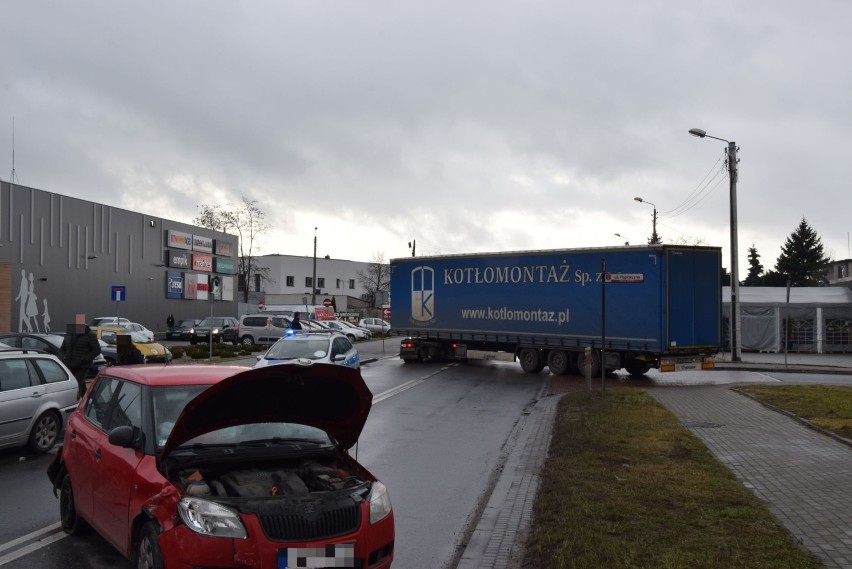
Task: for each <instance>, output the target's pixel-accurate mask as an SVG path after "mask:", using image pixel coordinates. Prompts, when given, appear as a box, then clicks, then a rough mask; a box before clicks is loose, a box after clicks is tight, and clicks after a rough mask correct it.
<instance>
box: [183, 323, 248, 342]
mask: <svg viewBox="0 0 852 569" xmlns="http://www.w3.org/2000/svg"><path fill="white" fill-rule="evenodd" d="M238 324H239V322H237V319H236V318H233V317H230V316H208V317H207V318H205V319H204V320H202V321H201V322H200V323H199V324H198V326H195V327H193V328H192V330H190V331H189V343H190V344H192V345H193V346H194V345H195V344H197V343H199V342H201V343H207V342H209V341H210V338H211V337H212V338H213V341H214V342H230V343H231V344H238V343H239V338H238V337H237V325H238Z"/></svg>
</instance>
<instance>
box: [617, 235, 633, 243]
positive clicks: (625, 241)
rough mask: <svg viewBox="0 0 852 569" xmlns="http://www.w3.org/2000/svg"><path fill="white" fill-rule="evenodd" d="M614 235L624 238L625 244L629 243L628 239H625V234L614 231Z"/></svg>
mask: <svg viewBox="0 0 852 569" xmlns="http://www.w3.org/2000/svg"><path fill="white" fill-rule="evenodd" d="M615 236H616V237H621V238H622V239H624V244H625V245H630V242H629V241H627V237H625V236H624V235H622V234H621V233H616V234H615Z"/></svg>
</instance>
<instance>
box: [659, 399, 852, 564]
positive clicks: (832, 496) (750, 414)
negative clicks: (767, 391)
mask: <svg viewBox="0 0 852 569" xmlns="http://www.w3.org/2000/svg"><path fill="white" fill-rule="evenodd" d="M648 391H649V393H650V394H651V395H652V396H653V397H655V398H656V399H657V400H658V401H659V402H660V403H662V404H663V405H665V406H666V407H667V408H668V409H669V410H671V411H672V413H674V414H675V415H676V416H677V417H678V419H679V420H680V422H681V423H682V424H684V425H685V426H686V427H688V428H689V429H690V430H691V431H692V432H693V433H694V434H695V435H696V436H697V437H699V438H700V439H701V440H702V441H703V442H704V444H705V445H706V446H707V448H708V449H709V450H710V451H711V452H712V453H713V454H714V455H715V456H716V458H717V459H718V460H719V461H720V462H721V463H723V464H724V465H725V466H727V467H728V468H729V469H730V470H731V471H732V472H733V473H734V474H735V475H736V476H737V478H739V479H740V480H741V481H742V483H743V484H744V485H745V486H746V487H747V488H750V489H751V490H753V491H754V493H755V494H756V495H757V496H758V497H759V498H761V499H762V500H764V501H765V502H766V504H767V506H768V508H769V510H770V511H771V512H772V514H773V515H774V516H775V517H776V518H777V519H778V521H779V522H781V523H782V524H783V525H784V526H785V527H786V528H787V530H788V531H789V532H790V533H791V534H792V535H793V536H794V537H795V538H796V539H798V540H799V541H800V543H802V544H803V545H804V546H805V547H807V548H808V549H809V550H811V551H812V552H814V553H815V554H816V555H817V556H818V557H819V558H820V559H821V560H822V562H823V563H824V564H825V566H826V567H829V568H846V569H848V568H850V567H852V492H850V488H852V448H850V447H849V446H848V445H846V444H843V443H842V442H838V441H836V440H835V439H833V438H831V437H828V436H826V435H824V434H822V433H820V432H818V431H815V430H813V429H811V428H808V427H806V426H805V425H803V424H801V423H799V422H797V421H795V420H794V419H792V418H790V417H788V416H786V415H784V414H782V413H779V412H777V411H774V410H772V409H769V408H767V407H765V406H764V405H762V404H760V403H758V402H757V401H754V400H753V399H751V398H749V397H746V396H744V395H740V394H738V393H736V392H734V391H732V390H731V389H729V388H726V387H722V386H702V387H687V388H683V387H677V388H670V387H669V388H667V387H660V388H651V389H649V390H648Z"/></svg>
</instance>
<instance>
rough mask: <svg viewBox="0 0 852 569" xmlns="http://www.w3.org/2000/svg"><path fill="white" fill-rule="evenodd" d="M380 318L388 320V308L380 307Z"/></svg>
mask: <svg viewBox="0 0 852 569" xmlns="http://www.w3.org/2000/svg"><path fill="white" fill-rule="evenodd" d="M382 318H383V319H384V320H390V308H382Z"/></svg>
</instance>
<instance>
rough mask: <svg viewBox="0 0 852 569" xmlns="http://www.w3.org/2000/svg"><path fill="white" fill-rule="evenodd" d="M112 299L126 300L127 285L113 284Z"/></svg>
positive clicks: (116, 300) (117, 300)
mask: <svg viewBox="0 0 852 569" xmlns="http://www.w3.org/2000/svg"><path fill="white" fill-rule="evenodd" d="M110 299H111V300H114V301H115V302H124V301H125V300H127V287H126V286H124V285H112V290H111V291H110Z"/></svg>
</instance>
